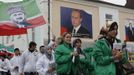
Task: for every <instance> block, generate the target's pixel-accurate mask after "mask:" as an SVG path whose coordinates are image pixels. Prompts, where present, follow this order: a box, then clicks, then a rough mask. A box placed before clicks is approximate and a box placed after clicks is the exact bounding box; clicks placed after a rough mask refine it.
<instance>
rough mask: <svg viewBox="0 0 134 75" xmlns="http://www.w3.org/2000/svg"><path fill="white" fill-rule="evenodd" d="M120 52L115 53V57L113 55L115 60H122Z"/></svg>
mask: <svg viewBox="0 0 134 75" xmlns="http://www.w3.org/2000/svg"><path fill="white" fill-rule="evenodd" d="M122 56H123V55H122V52H120V51H117V53H116V55H114V58H115V59H117V60H121V59H122Z"/></svg>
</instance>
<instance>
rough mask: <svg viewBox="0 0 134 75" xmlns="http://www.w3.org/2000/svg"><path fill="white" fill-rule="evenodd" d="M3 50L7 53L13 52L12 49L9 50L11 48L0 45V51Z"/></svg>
mask: <svg viewBox="0 0 134 75" xmlns="http://www.w3.org/2000/svg"><path fill="white" fill-rule="evenodd" d="M3 48H5V49H7V51H8V52H14V49H13V48H11V47H6V46H4V45H2V44H0V50H2V49H3Z"/></svg>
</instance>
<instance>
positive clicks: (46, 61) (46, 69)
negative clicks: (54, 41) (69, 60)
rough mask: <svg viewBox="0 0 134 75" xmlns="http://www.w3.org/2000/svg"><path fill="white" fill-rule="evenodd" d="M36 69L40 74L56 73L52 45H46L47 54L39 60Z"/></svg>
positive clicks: (53, 74)
mask: <svg viewBox="0 0 134 75" xmlns="http://www.w3.org/2000/svg"><path fill="white" fill-rule="evenodd" d="M36 70H37V72H38V73H39V75H56V63H55V59H54V54H53V52H52V47H51V46H46V47H45V54H44V55H43V56H42V57H41V58H40V59H39V60H38V61H37V63H36Z"/></svg>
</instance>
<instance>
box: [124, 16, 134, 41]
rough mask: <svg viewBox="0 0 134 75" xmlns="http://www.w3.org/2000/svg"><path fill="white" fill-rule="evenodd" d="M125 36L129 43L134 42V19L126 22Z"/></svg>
mask: <svg viewBox="0 0 134 75" xmlns="http://www.w3.org/2000/svg"><path fill="white" fill-rule="evenodd" d="M125 36H126V40H127V41H130V42H134V19H130V18H127V19H126V20H125Z"/></svg>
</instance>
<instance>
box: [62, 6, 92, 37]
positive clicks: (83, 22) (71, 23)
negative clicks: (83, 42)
mask: <svg viewBox="0 0 134 75" xmlns="http://www.w3.org/2000/svg"><path fill="white" fill-rule="evenodd" d="M60 20H61V35H62V34H63V33H64V32H70V33H72V36H73V37H80V38H93V34H92V14H91V13H88V12H86V11H85V10H81V9H75V8H69V7H63V6H61V7H60Z"/></svg>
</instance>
